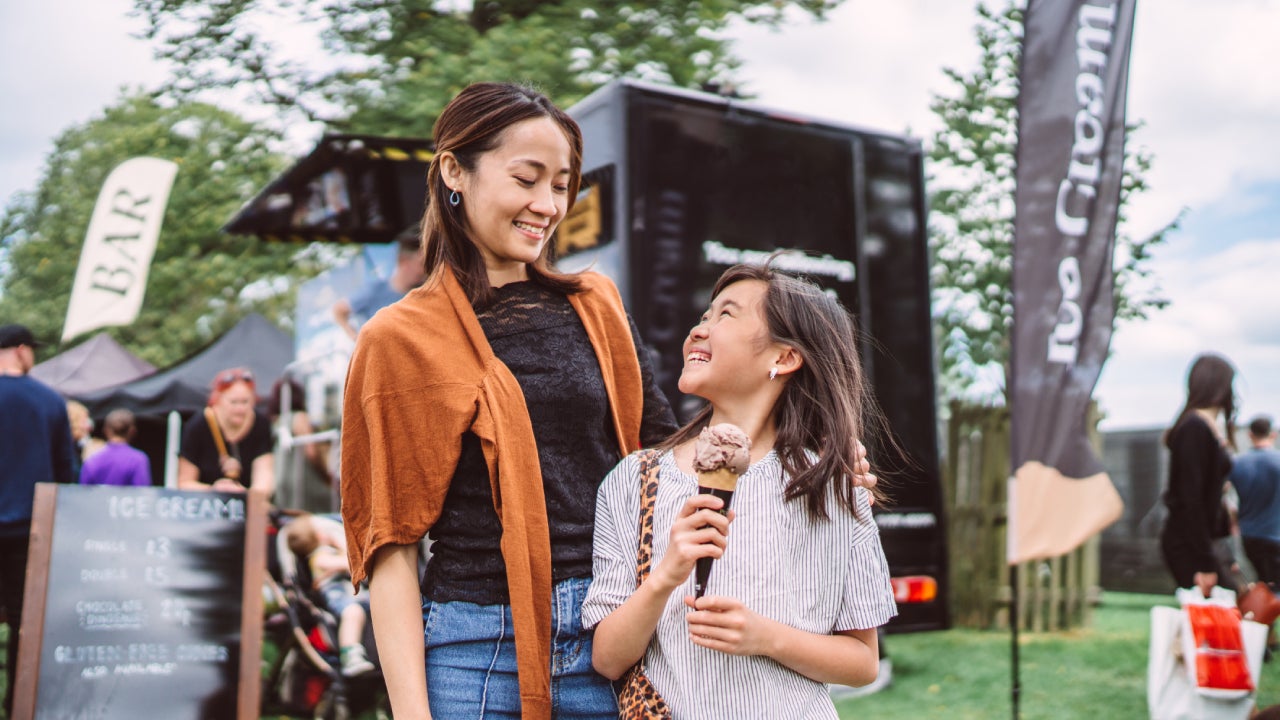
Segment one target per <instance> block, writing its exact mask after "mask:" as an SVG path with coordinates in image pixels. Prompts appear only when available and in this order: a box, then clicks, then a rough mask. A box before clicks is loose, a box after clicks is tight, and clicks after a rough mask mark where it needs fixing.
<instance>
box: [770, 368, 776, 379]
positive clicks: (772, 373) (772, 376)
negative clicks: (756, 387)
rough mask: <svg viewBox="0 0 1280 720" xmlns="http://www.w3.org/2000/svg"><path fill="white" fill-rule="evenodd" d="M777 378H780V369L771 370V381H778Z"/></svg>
mask: <svg viewBox="0 0 1280 720" xmlns="http://www.w3.org/2000/svg"><path fill="white" fill-rule="evenodd" d="M777 378H778V368H776V367H771V368H769V379H770V380H776V379H777Z"/></svg>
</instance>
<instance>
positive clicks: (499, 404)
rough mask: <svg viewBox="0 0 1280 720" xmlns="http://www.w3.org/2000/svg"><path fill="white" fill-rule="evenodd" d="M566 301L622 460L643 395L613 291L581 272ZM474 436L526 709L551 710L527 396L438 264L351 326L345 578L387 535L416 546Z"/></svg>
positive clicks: (539, 495)
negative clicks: (355, 329) (492, 513)
mask: <svg viewBox="0 0 1280 720" xmlns="http://www.w3.org/2000/svg"><path fill="white" fill-rule="evenodd" d="M580 277H581V278H582V290H581V291H580V292H577V293H574V294H571V295H570V296H569V301H570V303H571V304H572V305H573V307H574V309H575V310H576V311H577V313H578V316H579V317H580V318H581V319H582V324H583V326H584V327H585V328H586V331H587V337H588V338H589V339H590V341H591V345H592V347H593V348H594V349H595V353H596V359H597V360H598V361H599V363H600V370H601V373H602V375H603V376H604V383H605V389H606V391H607V393H608V396H609V405H610V408H611V412H612V416H613V426H614V429H615V431H616V433H617V438H618V453H619V457H623V456H625V455H627V454H628V453H631V452H633V451H635V450H637V449H639V447H640V419H641V415H642V413H643V406H644V394H643V388H642V385H641V379H640V364H639V361H638V360H637V358H636V348H635V345H634V343H633V342H632V340H631V330H630V325H629V322H628V320H627V315H626V310H625V309H624V307H623V304H622V298H621V297H620V296H619V294H618V290H617V288H616V287H615V286H614V284H613V283H612V281H610V280H609V279H608V278H606V277H605V276H603V275H600V274H598V273H591V272H588V273H583V274H582V275H581V276H580ZM468 431H470V432H472V433H474V434H475V435H476V436H477V437H478V438H479V439H480V445H481V448H482V449H483V451H484V457H485V461H486V463H487V464H488V467H489V484H490V487H491V489H492V492H493V504H494V509H495V510H496V512H497V515H498V518H499V520H500V521H501V523H502V539H501V548H502V556H503V559H504V560H505V561H506V566H507V585H508V590H509V592H510V598H511V614H512V619H513V624H514V630H515V642H516V663H517V666H518V669H519V674H520V699H521V707H522V715H523V716H524V717H525V718H550V717H551V669H550V668H551V540H550V534H549V531H548V528H547V510H546V504H545V498H544V494H543V487H542V471H541V468H540V467H539V463H538V448H537V445H536V443H535V441H534V436H533V426H532V424H531V422H530V420H529V412H528V409H527V408H526V406H525V401H524V394H523V393H522V392H521V390H520V385H519V384H518V383H517V382H516V379H515V376H514V375H512V374H511V371H510V370H508V369H507V367H506V366H505V365H504V364H503V363H502V361H501V360H499V359H498V358H497V356H495V355H494V353H493V350H492V348H491V347H490V346H489V342H488V340H486V339H485V336H484V331H483V330H482V329H481V327H480V321H479V320H478V319H477V318H476V314H475V311H474V310H473V309H472V307H471V303H470V302H469V301H468V299H467V296H466V293H465V292H464V291H463V289H462V286H461V284H460V283H459V282H458V280H457V278H456V277H455V276H454V274H453V272H452V271H451V270H450V269H448V268H447V267H445V268H442V269H441V270H440V271H439V272H438V273H437V274H436V276H435V277H434V278H433V279H432V280H431V281H429V282H427V283H426V284H424V285H423V286H421V287H419V288H417V289H415V290H412V291H410V292H409V294H408V295H406V296H405V297H404V298H403V299H402V300H400V301H399V302H396V303H395V304H393V305H390V306H388V307H386V308H384V309H383V310H381V311H379V312H378V314H377V315H375V316H374V317H373V319H372V320H370V321H369V322H368V323H367V324H366V325H365V326H364V327H363V328H362V329H361V331H360V336H359V340H358V341H357V342H356V349H355V353H354V354H353V355H352V357H351V365H350V367H349V369H348V371H347V383H346V390H345V394H344V398H343V415H342V517H343V521H344V524H345V527H346V534H347V553H348V556H349V560H350V564H351V579H352V581H353V582H354V583H359V582H360V581H361V580H363V579H365V578H366V577H367V575H368V573H369V569H370V567H371V566H372V562H373V556H374V553H375V552H377V550H378V549H379V548H381V547H383V546H384V545H410V544H414V543H417V542H418V541H419V540H420V539H421V538H422V537H423V536H424V535H425V534H426V533H427V531H428V530H430V529H431V526H432V525H433V524H434V523H435V522H436V520H437V519H438V518H439V517H440V513H441V510H442V509H443V507H444V500H445V495H446V493H447V492H448V490H449V482H450V480H451V479H452V478H453V473H454V470H455V468H456V466H457V463H458V458H459V456H460V455H461V452H462V436H463V433H465V432H468Z"/></svg>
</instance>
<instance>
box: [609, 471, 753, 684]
mask: <svg viewBox="0 0 1280 720" xmlns="http://www.w3.org/2000/svg"><path fill="white" fill-rule="evenodd" d="M723 505H724V502H723V501H722V500H720V498H717V497H715V496H714V495H694V496H693V497H691V498H689V499H688V500H687V501H685V504H684V507H682V508H681V509H680V513H679V515H677V516H676V521H675V523H673V524H672V526H671V543H670V545H669V546H668V547H667V552H666V554H665V555H663V557H662V561H661V562H659V563H658V565H657V567H655V568H653V570H652V571H651V572H650V573H649V577H648V578H646V579H645V581H644V583H642V584H641V585H640V587H638V588H636V591H635V593H633V594H632V595H631V597H629V598H628V599H627V601H626V602H624V603H623V604H622V605H621V606H619V607H618V609H617V610H614V611H613V612H612V613H610V614H609V616H608V617H606V618H605V619H604V620H601V621H600V624H599V625H597V626H596V632H595V638H594V639H593V640H592V653H591V664H592V666H594V667H595V670H596V672H598V673H600V674H601V675H603V676H605V677H607V678H609V679H610V680H617V679H618V678H620V677H622V675H623V673H625V672H626V671H627V670H628V669H630V668H631V666H632V665H635V664H636V662H637V661H638V660H640V658H641V657H643V656H644V651H645V649H646V648H648V647H649V641H650V640H651V639H652V638H653V633H654V630H656V629H657V627H658V620H659V619H660V618H661V617H662V610H663V608H664V607H666V604H667V598H668V597H670V596H671V593H672V591H674V590H675V589H676V588H678V587H680V586H681V585H683V584H684V583H685V581H686V580H688V579H689V573H691V572H693V567H694V565H695V564H696V563H697V560H698V558H701V557H710V558H718V557H720V556H721V555H723V554H724V547H725V533H726V532H728V529H729V521H730V520H731V519H732V515H733V513H732V511H730V513H729V515H730V517H728V518H726V517H725V516H723V515H721V514H720V513H718V512H715V511H716V510H718V509H719V508H720V507H722V506H723Z"/></svg>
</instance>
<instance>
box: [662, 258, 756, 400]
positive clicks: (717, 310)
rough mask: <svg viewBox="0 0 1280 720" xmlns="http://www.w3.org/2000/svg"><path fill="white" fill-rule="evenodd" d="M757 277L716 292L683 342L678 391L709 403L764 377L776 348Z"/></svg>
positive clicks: (750, 387) (744, 389)
mask: <svg viewBox="0 0 1280 720" xmlns="http://www.w3.org/2000/svg"><path fill="white" fill-rule="evenodd" d="M768 289H769V286H768V285H767V284H766V283H765V282H763V281H761V280H742V281H739V282H736V283H734V284H732V285H730V286H728V287H726V288H725V289H724V290H723V291H721V292H720V294H719V295H717V296H716V298H715V300H713V301H712V302H711V308H710V309H708V310H707V312H706V313H705V314H704V315H703V316H702V319H701V320H700V321H699V322H698V324H697V325H695V326H694V327H693V330H690V331H689V336H688V337H687V338H685V340H684V372H682V373H681V374H680V383H679V387H680V391H681V392H685V393H689V394H692V395H697V396H699V397H702V398H706V399H707V400H711V401H713V402H714V401H715V399H716V397H724V396H723V395H722V393H726V392H727V393H747V392H751V391H753V390H754V389H756V388H758V387H759V386H760V385H761V384H762V383H765V382H768V381H769V368H770V367H771V366H772V363H773V361H774V359H775V356H776V353H775V352H773V351H774V350H775V349H776V348H775V347H774V343H772V342H770V341H769V329H768V326H767V324H766V322H765V317H764V298H765V294H766V293H767V291H768Z"/></svg>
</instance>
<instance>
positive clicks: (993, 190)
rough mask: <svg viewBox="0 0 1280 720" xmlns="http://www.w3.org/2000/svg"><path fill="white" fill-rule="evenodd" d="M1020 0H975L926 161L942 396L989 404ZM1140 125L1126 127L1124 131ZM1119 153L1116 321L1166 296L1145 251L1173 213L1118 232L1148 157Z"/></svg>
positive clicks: (1009, 235)
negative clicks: (1155, 225) (1152, 227)
mask: <svg viewBox="0 0 1280 720" xmlns="http://www.w3.org/2000/svg"><path fill="white" fill-rule="evenodd" d="M1024 6H1025V1H1024V0H1005V2H1004V6H1003V8H1002V9H1000V10H992V9H990V8H988V7H987V6H986V3H985V2H983V1H982V0H980V1H979V3H978V6H977V10H978V23H977V25H976V27H975V36H976V39H977V41H978V47H979V50H980V57H979V62H978V65H977V67H976V68H975V69H974V70H972V71H970V72H961V71H958V70H955V69H952V68H944V70H943V72H944V73H945V74H946V76H947V78H948V80H949V81H950V83H951V85H952V89H953V93H952V94H938V95H935V96H934V99H933V102H932V103H931V106H930V107H931V109H932V110H933V112H934V113H935V114H936V115H937V116H938V118H939V119H940V120H941V125H942V126H941V129H940V130H938V131H937V132H936V133H935V134H934V136H933V138H932V144H931V148H930V151H929V159H930V161H931V164H930V175H931V177H930V187H931V197H930V225H931V227H930V245H931V251H932V254H933V260H934V264H933V268H932V276H933V277H932V280H933V286H934V318H935V329H936V332H937V345H938V349H939V362H940V370H941V372H940V375H941V377H940V383H939V386H940V388H941V389H942V392H943V394H944V396H947V397H951V398H965V399H973V400H992V399H995V398H994V396H996V395H998V394H1000V392H1002V391H1003V388H997V387H995V386H994V385H993V384H992V379H993V378H995V382H997V383H999V382H1002V381H1003V379H1004V378H1005V377H1007V369H1008V366H1009V354H1010V346H1009V339H1010V331H1011V329H1012V323H1013V291H1012V288H1011V278H1012V274H1013V215H1014V207H1013V197H1014V170H1015V151H1016V148H1017V137H1018V134H1017V128H1018V112H1017V96H1018V63H1019V59H1020V53H1021V43H1022V14H1023V7H1024ZM1136 129H1138V125H1136V124H1135V125H1131V126H1130V127H1129V131H1130V132H1132V131H1134V130H1136ZM1132 147H1133V145H1132V143H1130V144H1129V145H1128V146H1127V147H1126V151H1125V173H1124V177H1123V179H1122V181H1121V192H1120V216H1119V223H1118V225H1117V237H1116V255H1115V264H1114V270H1115V273H1116V283H1115V294H1116V297H1115V301H1116V320H1117V321H1126V320H1138V319H1143V318H1145V317H1147V315H1148V314H1149V313H1150V312H1151V311H1153V310H1156V309H1159V308H1162V307H1164V306H1165V305H1166V304H1167V301H1166V300H1165V299H1163V298H1162V297H1160V294H1159V289H1158V288H1157V287H1155V286H1154V284H1153V283H1152V282H1151V281H1150V280H1151V266H1150V260H1151V256H1150V253H1151V250H1152V248H1154V247H1155V246H1157V245H1160V244H1161V243H1163V242H1164V241H1165V238H1166V236H1167V234H1168V233H1169V232H1170V231H1172V230H1173V229H1175V228H1176V227H1177V223H1178V219H1174V220H1173V221H1172V222H1170V223H1169V224H1168V225H1166V226H1164V227H1163V228H1161V229H1160V230H1159V231H1157V232H1156V233H1154V234H1153V235H1151V236H1149V237H1145V238H1135V237H1133V236H1132V235H1130V234H1129V233H1128V232H1126V231H1125V218H1126V213H1125V209H1126V207H1127V206H1128V203H1129V200H1130V199H1131V198H1132V197H1133V196H1134V195H1135V194H1138V193H1141V192H1143V191H1145V190H1146V189H1147V185H1146V182H1145V181H1144V179H1143V176H1144V174H1145V173H1146V172H1147V170H1149V169H1150V167H1151V161H1152V157H1151V155H1150V153H1148V152H1147V151H1145V150H1139V151H1134V150H1132Z"/></svg>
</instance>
